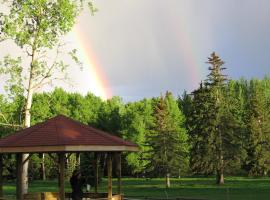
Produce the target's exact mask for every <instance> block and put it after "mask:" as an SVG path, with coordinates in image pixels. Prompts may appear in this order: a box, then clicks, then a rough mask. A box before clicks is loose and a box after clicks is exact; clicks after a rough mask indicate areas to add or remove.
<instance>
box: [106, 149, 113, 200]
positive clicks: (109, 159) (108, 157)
mask: <svg viewBox="0 0 270 200" xmlns="http://www.w3.org/2000/svg"><path fill="white" fill-rule="evenodd" d="M107 170H108V199H109V200H111V199H112V155H111V153H108V156H107Z"/></svg>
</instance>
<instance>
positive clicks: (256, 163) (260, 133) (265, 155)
mask: <svg viewBox="0 0 270 200" xmlns="http://www.w3.org/2000/svg"><path fill="white" fill-rule="evenodd" d="M268 107H269V106H268V104H267V100H266V98H265V93H264V87H262V85H261V82H259V81H256V80H252V81H251V82H250V97H249V103H248V115H247V122H246V124H247V146H246V147H247V155H248V156H247V160H246V163H245V168H246V170H247V171H248V172H249V174H250V175H267V173H268V171H269V169H270V147H269V142H270V115H269V114H270V113H269V109H268Z"/></svg>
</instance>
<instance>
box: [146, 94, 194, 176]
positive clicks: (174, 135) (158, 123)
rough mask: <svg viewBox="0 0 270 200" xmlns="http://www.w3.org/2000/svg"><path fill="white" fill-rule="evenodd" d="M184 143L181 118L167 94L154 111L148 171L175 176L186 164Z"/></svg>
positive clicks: (148, 140) (173, 100)
mask: <svg viewBox="0 0 270 200" xmlns="http://www.w3.org/2000/svg"><path fill="white" fill-rule="evenodd" d="M187 140H188V137H187V134H186V130H185V128H184V116H183V114H182V113H181V111H180V110H179V108H178V105H177V102H176V100H175V99H174V98H173V96H172V94H171V93H169V92H167V93H166V95H165V97H163V96H161V97H160V98H159V99H158V102H157V105H156V106H155V108H154V125H153V128H152V131H151V132H150V134H149V135H148V138H147V143H148V145H149V151H148V154H149V155H148V157H147V159H148V161H149V164H148V165H147V170H149V171H150V172H152V173H153V174H155V175H157V176H165V175H166V174H177V175H178V173H179V170H182V169H183V168H184V167H185V166H186V164H187V159H188V149H189V146H188V144H187Z"/></svg>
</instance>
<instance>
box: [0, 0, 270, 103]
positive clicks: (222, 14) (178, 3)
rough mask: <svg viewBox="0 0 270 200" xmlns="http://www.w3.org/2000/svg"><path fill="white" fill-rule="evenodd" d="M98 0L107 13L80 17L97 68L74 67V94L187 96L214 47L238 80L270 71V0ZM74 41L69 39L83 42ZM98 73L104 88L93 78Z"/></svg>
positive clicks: (81, 33)
mask: <svg viewBox="0 0 270 200" xmlns="http://www.w3.org/2000/svg"><path fill="white" fill-rule="evenodd" d="M94 5H95V6H96V7H97V8H98V10H99V11H98V12H97V13H96V14H95V15H94V16H91V15H90V13H89V12H88V11H87V10H85V11H84V12H83V13H82V14H81V15H80V17H79V18H78V19H77V23H76V26H75V29H76V31H77V32H79V34H77V36H75V37H77V40H80V41H81V42H82V43H83V46H84V48H81V47H80V46H79V48H78V51H80V50H82V51H86V52H85V53H86V54H88V53H89V54H90V56H89V59H88V60H90V61H89V62H90V64H92V65H94V69H95V70H94V71H91V70H89V69H90V68H91V67H90V68H89V67H88V66H87V63H86V66H84V69H83V70H82V71H80V70H79V69H78V68H76V67H74V68H71V69H70V73H69V74H70V77H71V79H72V80H73V82H74V84H73V87H70V86H66V85H62V84H60V83H59V85H58V86H62V87H64V88H65V89H66V90H68V91H78V92H80V93H82V94H86V93H87V92H93V93H95V94H97V95H99V90H104V91H105V93H106V94H107V97H110V96H120V97H122V99H123V100H124V101H126V102H127V101H135V100H139V99H142V98H144V97H153V96H159V95H160V94H161V93H165V92H166V91H167V90H168V91H171V92H173V94H175V96H177V95H181V94H182V93H183V91H184V90H187V91H188V92H190V91H192V90H194V89H195V88H197V87H198V85H199V83H200V81H201V80H204V79H205V78H206V75H207V74H208V65H207V64H206V63H205V62H206V61H207V57H208V56H209V55H210V54H211V53H212V52H213V51H215V52H216V53H217V54H218V55H219V56H220V57H221V58H222V59H223V60H224V61H225V67H227V70H226V71H225V73H226V74H227V75H228V76H229V77H230V78H231V79H239V78H240V77H245V78H248V79H249V78H252V77H254V78H263V77H264V76H265V75H270V66H269V65H270V62H269V59H270V1H269V0H256V1H254V0H237V1H236V0H226V1H224V0H203V1H200V0H166V1H165V0H114V1H110V0H96V1H94ZM72 38H73V37H72V36H67V37H66V39H67V40H68V39H70V40H71V41H73V42H75V43H76V41H77V40H73V39H72ZM75 47H76V44H75ZM7 49H8V50H10V51H11V53H14V51H13V46H12V45H9V44H8V45H7V44H6V45H0V55H2V56H3V55H4V54H5V53H6V52H7ZM83 49H84V50H83ZM92 67H93V66H92ZM93 73H96V75H93ZM95 76H97V77H98V79H99V81H100V82H101V83H100V85H99V86H96V85H95V84H96V83H95V82H91V81H90V80H92V79H94V78H95ZM1 86H3V80H2V81H1V80H0V87H1ZM100 87H101V88H100ZM0 92H3V90H2V89H0Z"/></svg>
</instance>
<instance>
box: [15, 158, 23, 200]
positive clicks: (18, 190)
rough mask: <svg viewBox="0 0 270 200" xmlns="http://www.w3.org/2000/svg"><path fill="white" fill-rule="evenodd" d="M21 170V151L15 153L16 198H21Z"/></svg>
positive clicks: (19, 199) (20, 199)
mask: <svg viewBox="0 0 270 200" xmlns="http://www.w3.org/2000/svg"><path fill="white" fill-rule="evenodd" d="M22 172H23V156H22V154H21V153H17V154H16V176H17V181H16V199H17V200H23V184H22V181H23V178H22Z"/></svg>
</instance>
